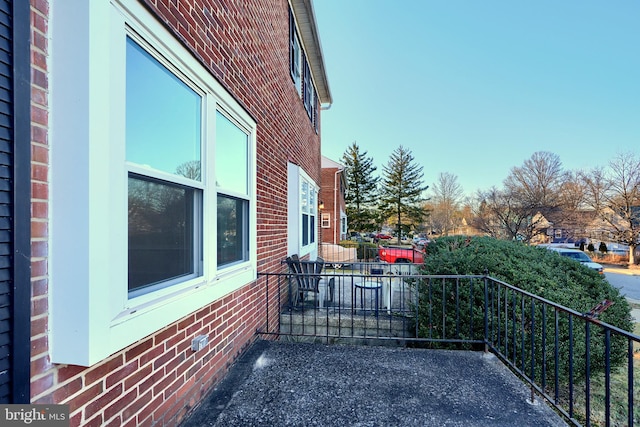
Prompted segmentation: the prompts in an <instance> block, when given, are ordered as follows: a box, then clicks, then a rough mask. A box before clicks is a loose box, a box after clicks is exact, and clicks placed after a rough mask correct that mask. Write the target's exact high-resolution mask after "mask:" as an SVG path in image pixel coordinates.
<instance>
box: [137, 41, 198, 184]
mask: <svg viewBox="0 0 640 427" xmlns="http://www.w3.org/2000/svg"><path fill="white" fill-rule="evenodd" d="M126 67H127V89H126V90H127V95H126V103H127V104H126V110H127V111H126V120H127V122H126V145H127V160H128V161H130V162H133V163H137V164H139V165H146V166H150V167H152V168H154V169H158V170H161V171H164V172H169V173H173V174H177V175H182V176H186V177H188V178H191V179H195V180H198V181H199V180H200V140H201V120H202V117H201V116H202V99H201V97H200V95H198V94H197V93H196V92H194V91H193V89H191V88H190V87H189V86H187V85H186V84H184V82H182V81H181V80H180V79H178V78H177V77H176V76H175V75H174V74H173V73H171V72H170V71H169V70H168V69H167V68H165V67H164V66H163V65H162V64H160V62H158V61H157V60H156V59H154V58H153V57H152V56H151V55H149V54H148V53H147V52H146V51H145V50H144V49H142V48H141V47H140V46H139V45H138V44H137V43H135V42H134V41H133V40H131V39H130V38H127V66H126Z"/></svg>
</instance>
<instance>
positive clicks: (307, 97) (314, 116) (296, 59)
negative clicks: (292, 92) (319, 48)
mask: <svg viewBox="0 0 640 427" xmlns="http://www.w3.org/2000/svg"><path fill="white" fill-rule="evenodd" d="M289 71H290V74H291V78H292V79H293V84H294V85H295V87H296V90H297V91H298V95H300V97H301V98H302V102H303V104H304V108H305V110H306V111H307V115H308V116H309V120H310V121H311V123H312V125H313V127H314V129H315V131H316V132H317V131H318V95H317V92H316V89H315V87H314V84H313V76H312V74H311V68H310V67H309V61H308V60H307V56H306V55H305V53H304V51H303V49H302V45H301V43H300V38H299V36H298V28H297V26H296V21H295V17H294V15H293V12H292V11H291V9H289Z"/></svg>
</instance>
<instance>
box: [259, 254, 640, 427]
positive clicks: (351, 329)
mask: <svg viewBox="0 0 640 427" xmlns="http://www.w3.org/2000/svg"><path fill="white" fill-rule="evenodd" d="M283 271H285V272H282V273H260V276H261V277H262V278H263V280H262V281H261V283H264V286H265V289H264V295H265V304H266V308H267V309H266V319H265V321H264V323H263V326H262V328H260V329H259V330H258V333H260V334H263V335H269V336H275V337H280V338H288V339H294V340H295V339H300V340H303V339H313V340H320V341H322V342H326V343H334V342H335V343H340V342H345V343H363V344H365V343H366V344H368V343H376V344H387V345H389V344H390V345H405V346H420V347H425V346H426V347H431V348H459V349H484V350H485V351H489V352H492V353H494V354H495V355H496V356H497V357H499V358H500V359H501V360H502V361H503V363H505V364H506V365H507V366H509V367H510V368H511V369H512V370H513V371H514V372H515V373H517V374H518V375H519V376H521V378H522V379H523V380H524V381H525V382H527V383H528V384H529V385H530V388H531V400H532V401H534V399H535V397H536V396H542V397H543V398H544V399H545V400H546V401H548V402H549V403H550V404H551V405H553V406H554V407H555V408H556V409H557V410H558V412H559V413H561V414H562V415H563V416H564V417H565V418H566V419H567V420H568V421H569V422H571V423H573V424H574V425H586V426H590V425H604V426H610V425H628V426H633V425H640V421H639V419H638V418H639V413H640V411H638V409H637V407H638V402H640V398H639V395H640V374H639V373H638V371H639V370H640V337H639V336H637V335H634V334H632V333H630V332H627V331H625V330H622V329H619V328H617V327H615V326H613V325H609V324H606V323H603V322H601V321H599V320H598V318H597V315H593V314H589V313H586V314H585V313H579V312H576V311H574V310H571V309H569V308H567V307H563V306H561V305H558V304H556V303H554V302H552V301H549V300H545V299H543V298H540V297H538V296H536V295H534V294H531V293H528V292H526V291H523V290H521V289H519V288H516V287H514V286H512V285H510V284H508V283H505V282H502V281H500V280H497V279H494V278H492V277H490V276H489V275H487V274H484V275H446V276H442V275H438V276H436V275H423V274H419V270H418V266H417V265H414V264H386V263H380V262H369V263H352V264H350V265H349V268H344V267H343V268H341V269H340V270H335V269H331V268H325V269H324V270H323V272H322V274H321V277H320V280H318V281H317V282H318V289H317V291H315V290H312V291H304V292H303V293H300V291H299V290H298V288H297V286H296V282H297V280H296V277H295V275H294V274H291V273H289V272H286V270H285V269H283ZM294 294H297V295H295V298H294V297H293V295H294ZM294 302H295V304H294ZM634 356H636V357H635V358H634Z"/></svg>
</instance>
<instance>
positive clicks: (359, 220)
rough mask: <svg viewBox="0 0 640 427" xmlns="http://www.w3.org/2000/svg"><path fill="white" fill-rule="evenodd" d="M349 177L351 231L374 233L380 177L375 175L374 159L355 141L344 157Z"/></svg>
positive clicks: (348, 208)
mask: <svg viewBox="0 0 640 427" xmlns="http://www.w3.org/2000/svg"><path fill="white" fill-rule="evenodd" d="M342 159H343V162H344V165H345V174H346V177H347V189H346V191H345V203H346V210H347V218H348V219H349V229H350V230H353V231H373V229H374V228H375V213H374V210H373V208H374V206H375V204H376V202H377V200H376V199H377V189H378V181H379V180H380V178H379V177H377V176H374V175H373V173H374V172H375V170H376V167H375V166H373V159H372V158H371V157H367V152H366V151H365V152H364V153H361V152H360V147H358V144H357V143H356V142H355V141H354V142H353V144H351V145H350V146H349V147H348V148H347V150H346V151H345V152H344V154H343V156H342Z"/></svg>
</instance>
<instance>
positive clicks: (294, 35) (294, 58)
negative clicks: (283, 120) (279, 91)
mask: <svg viewBox="0 0 640 427" xmlns="http://www.w3.org/2000/svg"><path fill="white" fill-rule="evenodd" d="M302 63H303V61H302V47H301V46H300V38H299V37H298V29H297V28H296V21H295V19H294V17H293V12H292V11H291V10H289V72H290V73H291V78H292V79H293V84H294V85H295V87H296V90H297V91H298V95H300V96H302Z"/></svg>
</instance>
